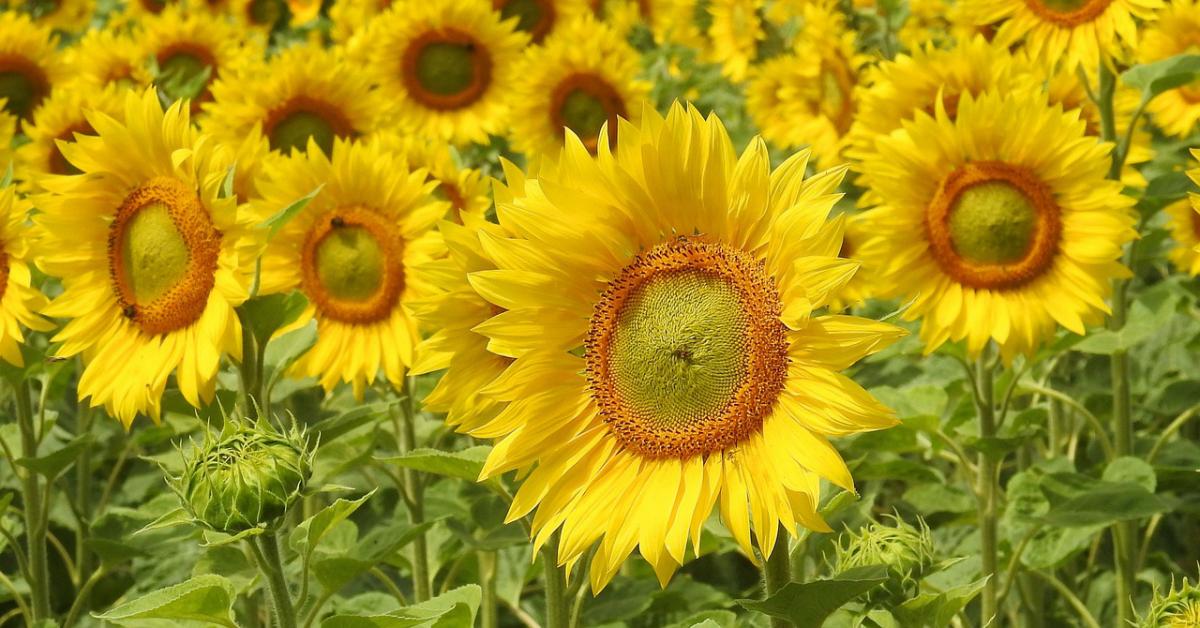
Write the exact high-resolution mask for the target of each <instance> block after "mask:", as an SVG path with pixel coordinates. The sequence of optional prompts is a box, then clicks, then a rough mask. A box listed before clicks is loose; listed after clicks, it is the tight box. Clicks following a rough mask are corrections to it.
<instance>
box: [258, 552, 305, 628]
mask: <svg viewBox="0 0 1200 628" xmlns="http://www.w3.org/2000/svg"><path fill="white" fill-rule="evenodd" d="M247 544H248V545H249V546H250V552H251V554H253V556H254V560H255V562H256V563H257V564H258V570H259V571H260V572H262V574H263V577H264V578H266V580H267V589H268V590H270V592H271V602H272V606H273V608H274V610H275V621H276V625H277V626H278V627H279V628H296V609H295V606H294V605H293V604H292V594H291V592H290V591H288V585H287V579H286V578H285V577H284V575H283V560H282V559H281V557H280V554H279V541H278V539H276V537H275V534H274V533H267V534H263V535H259V536H256V537H253V538H251V539H249V540H248V541H247Z"/></svg>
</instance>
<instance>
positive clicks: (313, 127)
mask: <svg viewBox="0 0 1200 628" xmlns="http://www.w3.org/2000/svg"><path fill="white" fill-rule="evenodd" d="M212 93H213V101H212V102H210V103H206V104H205V105H204V111H205V112H206V114H207V117H206V119H205V120H204V122H203V127H204V130H205V132H208V133H211V134H212V135H213V136H214V137H215V138H217V139H218V140H219V141H222V142H231V143H232V142H238V141H241V139H242V138H244V137H246V135H247V134H248V133H250V132H251V130H252V129H254V128H255V127H256V126H257V127H259V128H261V129H262V134H263V135H264V136H266V138H267V141H268V142H269V143H270V145H271V149H272V150H273V151H276V152H277V153H280V154H287V153H290V152H292V151H293V150H300V151H303V150H304V148H305V146H307V144H308V140H309V138H312V139H313V140H315V141H316V143H317V145H318V146H320V147H321V149H322V150H324V151H326V152H328V151H330V150H331V149H332V148H333V140H334V139H335V138H339V137H340V138H355V137H360V136H364V135H369V134H371V133H372V132H374V131H375V130H376V129H378V128H379V127H380V126H381V124H382V123H383V118H384V116H385V115H386V114H387V102H386V101H385V100H384V99H383V98H382V97H381V96H380V93H379V91H378V90H373V89H371V85H370V84H369V83H368V82H367V80H366V78H365V77H364V76H363V73H362V72H356V71H346V69H345V65H344V64H343V59H342V57H341V54H340V51H339V50H338V49H336V48H334V49H326V48H320V47H317V46H315V45H300V46H294V47H292V48H288V49H287V50H285V51H283V52H282V53H280V54H279V55H277V56H275V57H273V58H272V59H271V60H270V61H267V62H265V63H264V62H257V61H250V62H247V63H243V64H240V65H239V66H237V67H236V69H234V70H233V71H231V72H229V73H228V74H227V75H226V76H224V77H222V78H221V80H218V81H217V82H216V83H214V84H213V88H212Z"/></svg>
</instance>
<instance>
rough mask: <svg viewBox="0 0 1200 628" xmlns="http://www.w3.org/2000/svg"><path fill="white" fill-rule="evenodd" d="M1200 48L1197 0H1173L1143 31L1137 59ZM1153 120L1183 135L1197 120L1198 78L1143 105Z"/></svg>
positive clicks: (1199, 112) (1154, 58)
mask: <svg viewBox="0 0 1200 628" xmlns="http://www.w3.org/2000/svg"><path fill="white" fill-rule="evenodd" d="M1198 50H1200V2H1196V1H1195V0H1174V1H1173V2H1171V3H1170V4H1168V5H1167V8H1166V9H1165V10H1163V11H1162V12H1160V13H1159V14H1158V21H1156V22H1154V23H1153V24H1151V25H1150V26H1148V27H1146V28H1145V29H1144V30H1143V31H1142V45H1141V47H1139V49H1138V57H1139V60H1140V61H1142V62H1143V63H1150V62H1153V61H1158V60H1160V59H1166V58H1167V57H1173V56H1175V55H1178V54H1183V53H1186V52H1192V53H1195V52H1196V51H1198ZM1146 110H1147V111H1148V112H1150V116H1151V117H1152V118H1153V119H1154V122H1155V124H1157V125H1158V126H1159V128H1161V129H1162V130H1163V132H1165V133H1167V134H1169V135H1175V136H1179V137H1186V136H1188V135H1191V134H1192V133H1193V132H1194V131H1195V130H1196V122H1198V121H1200V79H1197V80H1194V81H1192V82H1191V83H1189V84H1187V85H1183V86H1180V87H1176V88H1175V89H1171V90H1167V91H1166V92H1164V93H1162V94H1159V95H1158V96H1156V97H1155V98H1154V100H1152V101H1150V104H1149V105H1147V106H1146Z"/></svg>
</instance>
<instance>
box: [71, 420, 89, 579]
mask: <svg viewBox="0 0 1200 628" xmlns="http://www.w3.org/2000/svg"><path fill="white" fill-rule="evenodd" d="M77 408H78V409H77V412H78V414H77V415H76V416H77V417H78V421H79V427H78V432H79V434H78V435H79V436H83V435H84V434H87V433H89V432H91V430H92V416H93V413H92V409H91V407H89V406H88V405H87V403H85V402H81V403H79V404H78V406H77ZM75 510H76V512H78V513H79V527H78V529H76V530H75V565H76V567H77V569H78V571H79V583H80V587H81V591H82V587H83V584H84V583H86V582H88V581H89V579H90V577H91V575H92V553H91V552H90V551H89V550H88V547H87V539H88V529H89V527H90V526H91V518H92V517H93V513H92V448H91V447H84V448H83V451H82V452H81V453H80V454H79V460H76V461H75Z"/></svg>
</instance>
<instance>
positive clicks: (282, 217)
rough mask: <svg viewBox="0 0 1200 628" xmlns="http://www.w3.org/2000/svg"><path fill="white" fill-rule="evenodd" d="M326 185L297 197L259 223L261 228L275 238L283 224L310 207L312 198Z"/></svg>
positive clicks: (268, 237)
mask: <svg viewBox="0 0 1200 628" xmlns="http://www.w3.org/2000/svg"><path fill="white" fill-rule="evenodd" d="M324 187H325V184H324V183H322V184H321V185H318V186H317V187H315V188H313V191H312V192H309V193H308V194H305V195H304V196H301V197H300V198H298V199H296V200H295V201H292V204H291V205H288V206H287V207H284V208H283V209H281V210H279V211H278V212H277V213H276V214H275V215H274V216H271V217H270V218H268V219H266V220H264V221H263V222H262V223H261V224H259V225H258V226H259V228H262V229H266V230H267V239H268V240H270V239H272V238H274V237H275V235H276V234H277V233H279V230H280V229H282V228H283V226H284V225H286V224H287V223H288V221H289V220H291V219H292V218H295V217H296V214H299V213H300V211H301V210H303V209H304V208H305V207H308V204H309V203H311V202H312V200H313V199H314V198H316V197H317V195H318V194H320V193H321V189H322V188H324Z"/></svg>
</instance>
